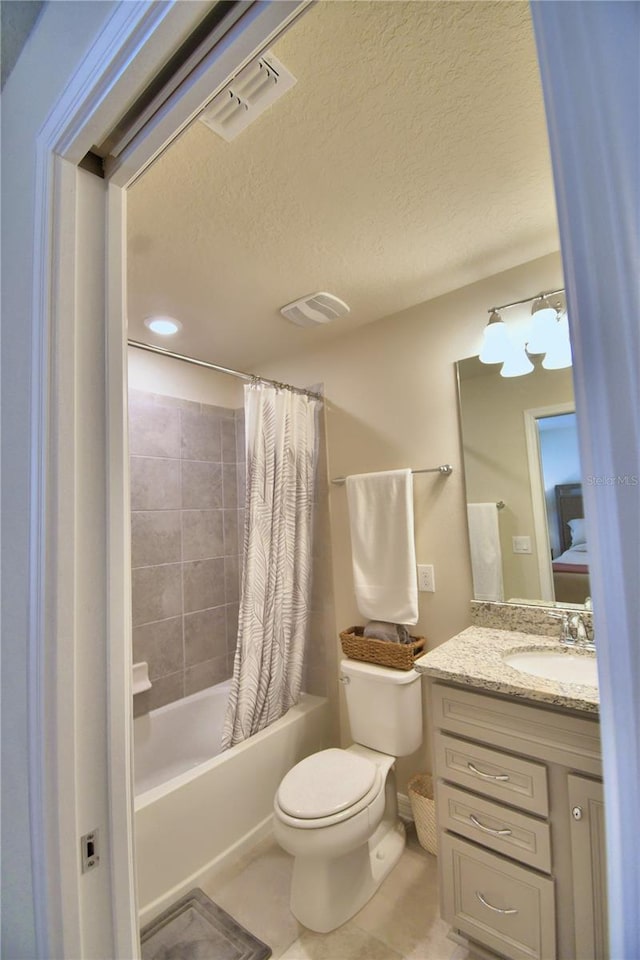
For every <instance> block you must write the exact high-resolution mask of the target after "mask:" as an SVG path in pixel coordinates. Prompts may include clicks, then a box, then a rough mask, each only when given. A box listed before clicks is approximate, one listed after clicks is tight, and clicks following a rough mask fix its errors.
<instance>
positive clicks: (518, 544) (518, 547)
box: [511, 537, 531, 553]
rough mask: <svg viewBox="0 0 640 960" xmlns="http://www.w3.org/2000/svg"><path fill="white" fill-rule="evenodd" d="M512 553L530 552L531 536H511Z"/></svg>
mask: <svg viewBox="0 0 640 960" xmlns="http://www.w3.org/2000/svg"><path fill="white" fill-rule="evenodd" d="M511 542H512V544H513V552H514V553H531V537H512V538H511Z"/></svg>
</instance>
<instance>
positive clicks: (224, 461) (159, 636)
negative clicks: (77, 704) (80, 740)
mask: <svg viewBox="0 0 640 960" xmlns="http://www.w3.org/2000/svg"><path fill="white" fill-rule="evenodd" d="M129 430H130V433H129V440H130V453H131V459H130V464H131V511H132V513H131V552H132V567H133V583H132V593H133V597H132V600H133V658H134V662H136V663H137V662H139V661H141V660H146V661H147V663H148V664H149V676H150V679H151V682H152V687H151V689H150V690H148V691H146V692H145V693H141V694H138V695H137V696H135V697H134V712H135V714H136V715H139V714H141V713H146V712H147V711H149V710H152V709H154V708H155V707H159V706H162V705H163V704H165V703H169V702H171V701H172V700H177V699H180V698H181V697H184V696H188V695H189V694H190V693H195V692H196V691H197V690H201V689H202V688H204V687H208V686H210V685H211V684H214V683H219V682H220V681H221V680H224V679H226V678H227V677H230V676H231V674H232V672H233V656H234V651H235V646H236V637H237V627H238V601H239V590H240V551H241V548H242V531H243V525H244V486H245V464H244V457H245V453H244V411H243V410H236V411H234V410H232V409H228V408H225V407H215V406H210V405H208V404H200V403H192V402H191V401H186V400H177V399H175V398H173V397H166V396H161V395H158V394H148V393H142V392H140V391H136V390H132V391H130V394H129Z"/></svg>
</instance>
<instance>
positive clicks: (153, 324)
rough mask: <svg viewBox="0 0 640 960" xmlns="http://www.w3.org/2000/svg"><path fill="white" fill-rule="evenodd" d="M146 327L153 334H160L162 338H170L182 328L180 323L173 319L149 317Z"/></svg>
mask: <svg viewBox="0 0 640 960" xmlns="http://www.w3.org/2000/svg"><path fill="white" fill-rule="evenodd" d="M144 325H145V327H148V328H149V330H151V332H152V333H159V334H160V336H162V337H170V336H171V335H172V334H174V333H177V332H178V330H180V329H181V328H182V324H181V323H180V321H179V320H174V318H173V317H147V318H146V320H145V321H144Z"/></svg>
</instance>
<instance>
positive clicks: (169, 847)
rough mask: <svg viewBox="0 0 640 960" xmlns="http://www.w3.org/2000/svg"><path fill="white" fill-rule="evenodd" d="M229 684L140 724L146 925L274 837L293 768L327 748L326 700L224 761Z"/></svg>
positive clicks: (139, 819) (139, 851)
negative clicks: (279, 797) (281, 790)
mask: <svg viewBox="0 0 640 960" xmlns="http://www.w3.org/2000/svg"><path fill="white" fill-rule="evenodd" d="M229 685H230V683H229V681H227V682H226V683H223V684H219V685H218V686H216V687H209V689H208V690H203V691H201V692H200V693H196V694H192V696H190V697H185V698H184V699H183V700H178V701H176V702H175V703H171V704H168V705H167V706H166V707H160V708H159V709H158V710H152V711H151V713H149V714H147V715H146V716H144V717H138V718H137V719H136V720H135V721H134V760H135V784H136V799H135V831H136V870H137V878H138V906H139V909H140V921H141V923H142V924H145V923H147V922H148V921H149V920H150V919H152V917H153V916H155V914H157V913H158V912H159V911H160V910H163V909H164V908H165V907H166V906H168V905H169V904H170V903H171V902H172V901H173V900H175V899H177V898H178V897H179V896H180V895H181V894H182V893H185V892H186V891H187V890H189V889H191V887H193V886H198V885H199V884H200V883H201V882H203V881H204V880H205V879H206V877H207V875H210V874H211V873H213V872H214V871H215V870H216V869H217V868H219V867H220V866H221V865H222V864H223V863H226V862H228V861H229V860H230V859H233V858H235V857H237V856H240V855H241V854H242V853H243V852H244V850H245V849H248V848H249V847H251V846H252V845H253V844H254V843H257V842H258V840H260V839H261V838H262V836H265V835H267V833H268V832H269V831H270V829H271V812H272V805H273V797H274V795H275V792H276V790H277V788H278V785H279V783H280V781H281V779H282V777H283V776H284V775H285V773H286V772H287V771H288V770H290V769H291V767H292V766H293V765H294V764H295V763H297V762H298V761H299V760H301V759H302V758H303V757H306V756H308V755H309V754H310V753H314V752H315V751H316V750H322V749H324V748H325V747H327V746H329V742H328V729H329V711H328V706H327V701H326V699H325V698H324V697H314V696H311V695H309V694H303V695H302V697H301V699H300V703H298V704H297V705H296V706H295V707H292V708H291V710H289V712H288V713H287V715H286V716H284V717H283V718H282V719H281V720H277V721H276V722H275V723H273V724H272V725H271V726H270V727H268V728H267V729H266V730H262V731H261V732H260V733H257V734H256V735H255V736H253V737H251V738H250V739H249V740H246V741H245V742H244V743H241V744H238V746H236V747H232V748H231V749H230V750H227V751H225V752H224V753H219V749H220V735H221V732H222V722H223V719H224V713H225V709H226V701H227V696H228V691H229Z"/></svg>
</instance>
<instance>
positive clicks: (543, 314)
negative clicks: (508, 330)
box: [527, 309, 558, 353]
mask: <svg viewBox="0 0 640 960" xmlns="http://www.w3.org/2000/svg"><path fill="white" fill-rule="evenodd" d="M557 326H558V314H557V313H556V311H555V310H546V309H545V310H537V311H536V313H534V314H533V321H532V326H531V334H530V336H529V339H528V341H527V353H546V352H547V350H549V349H550V348H551V345H552V343H553V342H554V338H555V336H556V327H557Z"/></svg>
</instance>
